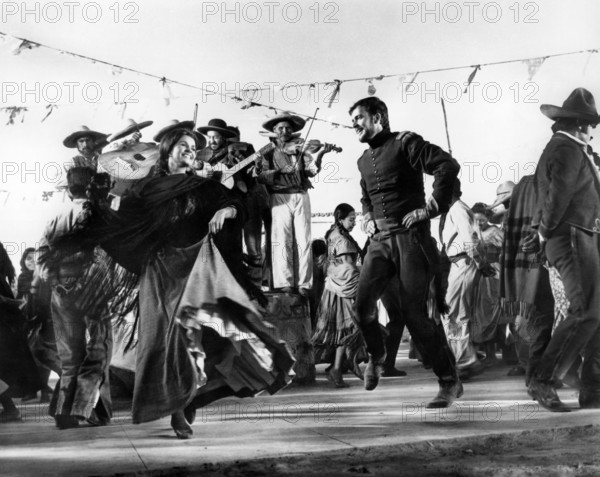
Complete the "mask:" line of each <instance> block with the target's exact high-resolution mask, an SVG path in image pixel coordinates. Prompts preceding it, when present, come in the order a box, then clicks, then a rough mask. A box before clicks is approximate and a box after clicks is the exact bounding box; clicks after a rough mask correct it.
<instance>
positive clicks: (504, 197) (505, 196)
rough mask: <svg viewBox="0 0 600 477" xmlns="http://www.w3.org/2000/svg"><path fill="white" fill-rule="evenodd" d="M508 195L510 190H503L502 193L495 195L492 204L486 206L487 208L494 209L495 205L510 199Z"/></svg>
mask: <svg viewBox="0 0 600 477" xmlns="http://www.w3.org/2000/svg"><path fill="white" fill-rule="evenodd" d="M510 196H511V193H510V192H503V193H502V195H500V196H498V197H496V200H495V201H494V203H493V204H492V205H488V206H487V209H488V210H492V209H495V208H496V207H498V206H499V205H500V204H504V202H506V201H507V200H509V199H510Z"/></svg>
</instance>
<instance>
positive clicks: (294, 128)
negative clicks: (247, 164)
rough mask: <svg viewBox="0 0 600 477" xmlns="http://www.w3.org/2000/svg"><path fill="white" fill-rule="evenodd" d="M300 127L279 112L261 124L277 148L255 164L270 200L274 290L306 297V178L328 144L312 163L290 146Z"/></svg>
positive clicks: (300, 123)
mask: <svg viewBox="0 0 600 477" xmlns="http://www.w3.org/2000/svg"><path fill="white" fill-rule="evenodd" d="M305 123H306V122H305V121H304V119H302V118H301V117H299V116H296V115H293V114H290V113H281V114H278V115H277V116H275V117H273V118H271V119H269V120H268V121H266V122H265V123H264V124H263V128H265V129H266V130H267V131H268V133H267V134H268V135H269V136H270V137H271V140H272V141H273V142H274V143H275V144H276V148H275V149H274V150H273V151H271V152H269V153H266V154H265V156H264V158H263V161H261V163H260V164H259V165H258V167H259V171H260V172H259V175H258V181H259V182H260V183H262V184H265V185H266V186H267V190H268V191H269V193H270V195H271V216H272V226H271V243H272V267H273V287H274V288H276V289H279V290H281V291H283V292H284V293H291V292H295V291H298V292H299V293H300V294H301V295H303V296H308V290H309V289H310V288H311V287H312V254H311V233H310V222H311V212H310V199H309V197H308V189H311V188H312V184H311V183H310V180H309V177H314V176H316V175H317V174H318V173H319V171H320V170H321V160H322V158H323V155H324V154H326V153H328V152H330V151H331V150H332V145H331V144H325V145H324V147H323V148H321V150H320V151H319V152H318V153H317V155H316V157H315V158H314V160H309V158H310V156H309V155H307V154H300V149H301V147H300V148H298V149H296V148H295V147H293V145H292V144H290V142H291V141H292V139H293V138H294V136H295V134H294V133H296V132H298V131H300V130H301V129H302V128H303V127H304V125H305ZM296 257H297V259H296Z"/></svg>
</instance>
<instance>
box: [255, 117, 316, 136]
mask: <svg viewBox="0 0 600 477" xmlns="http://www.w3.org/2000/svg"><path fill="white" fill-rule="evenodd" d="M283 121H287V122H288V123H290V124H291V125H292V131H293V132H298V131H300V130H301V129H302V128H303V127H304V125H305V124H306V121H305V120H304V119H302V118H301V117H300V116H293V115H286V116H275V117H274V118H271V119H269V120H268V121H265V122H264V123H263V125H262V126H263V128H265V129H266V130H267V131H273V128H274V127H275V126H276V125H277V124H278V123H281V122H283Z"/></svg>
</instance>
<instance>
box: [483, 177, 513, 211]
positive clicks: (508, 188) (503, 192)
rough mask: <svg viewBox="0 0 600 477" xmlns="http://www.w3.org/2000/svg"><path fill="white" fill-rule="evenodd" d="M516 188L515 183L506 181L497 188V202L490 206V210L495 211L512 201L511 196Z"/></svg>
mask: <svg viewBox="0 0 600 477" xmlns="http://www.w3.org/2000/svg"><path fill="white" fill-rule="evenodd" d="M514 188H515V183H514V182H512V181H506V182H503V183H502V184H500V185H499V186H498V187H497V188H496V200H495V201H494V203H493V204H492V205H489V206H488V209H490V210H491V209H495V208H496V207H498V206H499V205H500V204H502V203H504V202H506V201H507V200H508V199H510V196H511V195H512V191H513V189H514Z"/></svg>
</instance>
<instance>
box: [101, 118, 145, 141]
mask: <svg viewBox="0 0 600 477" xmlns="http://www.w3.org/2000/svg"><path fill="white" fill-rule="evenodd" d="M153 123H154V121H142V122H141V123H137V122H135V121H134V120H133V119H128V120H127V122H126V124H125V126H124V127H123V128H122V129H120V130H119V131H117V132H114V133H112V134H111V135H110V136H108V138H107V140H108V142H113V141H116V140H117V139H121V138H124V137H125V136H129V135H130V134H133V133H134V132H136V131H139V130H140V129H144V128H147V127H148V126H150V125H151V124H153Z"/></svg>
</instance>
